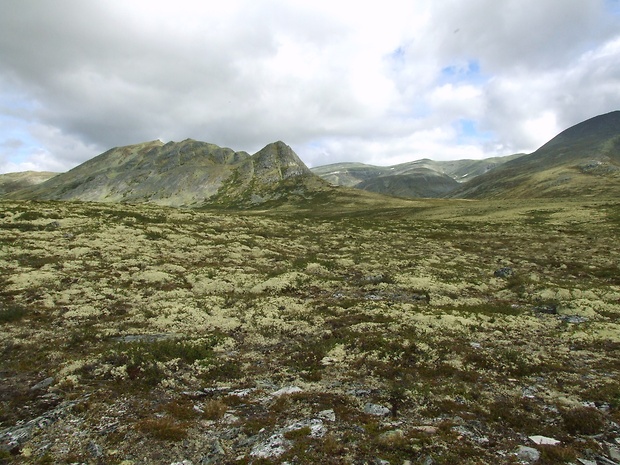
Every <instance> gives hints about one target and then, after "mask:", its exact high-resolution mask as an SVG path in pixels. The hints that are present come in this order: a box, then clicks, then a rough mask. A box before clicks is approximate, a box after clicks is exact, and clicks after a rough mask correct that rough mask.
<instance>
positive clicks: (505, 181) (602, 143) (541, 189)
mask: <svg viewBox="0 0 620 465" xmlns="http://www.w3.org/2000/svg"><path fill="white" fill-rule="evenodd" d="M619 194H620V111H614V112H611V113H607V114H604V115H599V116H595V117H594V118H591V119H588V120H586V121H583V122H582V123H579V124H577V125H575V126H572V127H570V128H568V129H566V130H565V131H563V132H561V133H560V134H558V135H557V136H556V137H554V138H553V139H551V140H550V141H549V142H547V143H546V144H545V145H543V146H542V147H540V148H539V149H538V150H536V151H535V152H533V153H531V154H529V155H524V156H522V157H519V158H516V159H514V160H511V161H509V162H507V163H505V164H503V165H501V166H499V167H497V168H495V169H494V170H493V171H490V172H488V173H486V174H482V175H480V176H478V177H476V178H474V179H473V180H471V181H469V182H468V183H466V184H462V185H461V186H460V187H459V188H458V189H456V190H455V191H453V192H452V193H451V194H450V197H458V198H472V199H475V198H535V197H547V198H548V197H572V196H617V195H619Z"/></svg>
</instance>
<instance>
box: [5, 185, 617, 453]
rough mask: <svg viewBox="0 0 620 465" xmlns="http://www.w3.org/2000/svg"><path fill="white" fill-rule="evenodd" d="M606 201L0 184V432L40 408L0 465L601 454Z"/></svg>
mask: <svg viewBox="0 0 620 465" xmlns="http://www.w3.org/2000/svg"><path fill="white" fill-rule="evenodd" d="M619 206H620V204H619V203H618V201H617V200H615V199H609V200H592V199H585V200H583V199H582V200H578V199H571V200H545V201H541V200H536V201H525V200H518V201H517V200H513V201H510V202H506V201H500V200H494V201H479V202H471V201H458V200H455V201H447V200H425V201H405V200H402V199H395V200H389V199H386V198H382V197H377V196H375V195H373V194H371V193H361V194H358V193H356V192H353V191H345V193H344V194H343V195H340V194H337V193H336V192H334V191H333V190H331V189H329V188H328V189H325V190H323V191H320V192H318V193H315V194H314V195H312V196H304V195H301V194H300V195H299V196H297V197H295V198H292V200H291V202H290V203H288V204H286V205H285V206H283V207H281V208H278V209H273V210H269V211H260V210H258V209H256V208H253V209H245V208H237V209H232V208H224V206H221V207H220V208H218V209H211V210H208V209H201V210H189V209H172V208H162V207H154V206H149V205H142V206H137V205H114V204H90V203H62V202H16V201H5V202H3V203H1V204H0V216H1V217H2V220H1V223H0V244H1V245H2V247H1V248H0V276H1V278H0V279H1V282H0V284H1V285H0V355H1V360H2V361H1V362H0V373H1V374H2V383H0V433H2V431H7V429H10V428H14V427H16V425H22V426H23V425H25V424H27V422H29V421H30V420H33V419H37V418H39V417H41V416H42V415H46V414H49V418H48V417H46V418H47V419H46V420H45V421H43V420H39V422H40V423H41V424H42V425H44V426H42V427H40V428H39V429H37V430H36V434H34V433H33V434H31V435H30V436H29V437H28V438H26V439H24V440H23V442H22V443H20V444H19V446H18V447H16V448H14V449H12V451H6V450H4V449H2V448H0V451H2V454H1V455H0V462H2V463H10V464H13V463H26V464H34V463H45V462H46V461H47V462H48V463H67V461H68V460H73V461H74V462H75V461H77V462H86V463H88V461H89V460H90V461H92V462H93V463H95V462H96V461H100V462H101V463H123V461H124V460H126V461H133V463H136V464H137V463H142V462H140V461H141V460H143V461H144V463H174V462H178V461H180V460H183V459H187V460H192V461H193V463H200V461H201V460H202V459H203V458H204V457H207V456H208V457H212V454H216V455H217V454H219V456H218V457H219V459H218V460H220V461H221V462H222V463H282V462H286V461H288V462H289V463H300V464H301V463H364V462H366V463H377V460H379V459H381V460H387V461H389V462H390V463H393V464H402V463H403V462H405V461H406V460H409V461H410V462H411V463H413V464H415V463H430V462H429V460H432V463H436V464H440V463H471V464H479V463H485V464H486V463H493V464H504V463H506V464H509V463H517V458H516V455H515V450H516V448H517V446H518V445H526V446H534V445H533V444H532V443H530V442H528V440H527V439H526V438H527V436H528V435H546V436H549V437H554V438H557V439H558V440H560V441H562V443H561V445H558V446H545V445H542V446H537V445H536V446H535V447H536V448H537V449H538V450H539V452H540V454H541V458H540V461H539V463H570V462H573V463H574V462H575V460H576V459H577V458H583V457H588V454H589V453H590V452H588V451H592V450H596V451H599V452H597V453H603V452H600V451H604V450H605V449H604V447H605V446H604V444H602V442H604V441H605V440H606V439H605V438H607V437H608V434H611V433H610V431H611V428H613V425H614V424H615V423H618V422H620V390H619V388H618V386H620V382H619V381H620V380H619V377H620V364H619V362H618V360H620V325H619V323H618V318H619V317H620V309H619V307H618V303H619V302H620V287H619V285H618V268H617V266H618V263H620V248H619V247H618V244H617V237H618V236H617V233H618V212H619V211H620V207H619ZM52 222H54V224H53V225H52V226H49V225H50V223H52ZM501 269H505V270H507V269H509V270H510V272H507V271H506V272H505V273H496V271H498V270H501ZM44 380H49V382H47V383H43V385H39V383H41V382H42V381H44ZM37 385H39V386H37ZM35 387H36V388H35ZM291 387H295V388H297V389H293V390H291V391H286V389H285V390H284V391H282V392H278V391H279V390H281V389H282V388H291ZM66 403H71V405H70V406H66V405H68V404H66ZM63 406H65V407H63ZM369 406H370V407H369ZM373 406H374V407H373ZM61 407H62V408H61ZM373 408H374V409H375V410H376V411H378V412H379V413H378V414H375V413H376V411H375V412H374V413H373ZM54 409H59V410H58V411H55V410H54ZM50 412H55V413H53V415H52V414H51V413H50ZM609 437H611V436H609ZM593 438H594V439H593ZM597 438H598V439H597ZM601 438H602V439H601ZM216 440H217V441H219V442H217V443H215V441H216ZM270 440H271V441H273V442H274V443H278V444H280V442H282V444H284V446H282V447H283V448H282V450H281V451H280V452H278V455H277V457H276V456H273V457H265V456H262V455H260V453H258V452H257V450H258V449H257V448H258V447H259V446H260V445H261V444H264V443H267V442H268V441H270ZM278 441H280V442H278ZM91 442H92V443H96V444H97V445H99V446H101V450H102V452H101V453H102V454H103V455H102V456H101V457H98V458H97V457H94V456H93V455H92V453H91V452H89V447H90V450H94V449H93V446H92V445H90V444H91ZM59 444H67V446H66V447H60V446H59ZM274 448H275V446H274ZM214 451H215V452H214ZM213 463H216V462H215V461H214V462H213Z"/></svg>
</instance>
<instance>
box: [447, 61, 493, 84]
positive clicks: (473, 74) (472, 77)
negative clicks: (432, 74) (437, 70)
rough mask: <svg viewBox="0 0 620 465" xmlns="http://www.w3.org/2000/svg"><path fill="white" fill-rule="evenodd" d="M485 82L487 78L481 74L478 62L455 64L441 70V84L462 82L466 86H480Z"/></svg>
mask: <svg viewBox="0 0 620 465" xmlns="http://www.w3.org/2000/svg"><path fill="white" fill-rule="evenodd" d="M486 80H487V77H486V76H485V75H484V74H483V73H482V71H481V69H480V63H479V62H478V60H468V61H465V62H462V63H455V64H452V65H449V66H446V67H444V68H442V69H441V77H440V83H441V84H448V83H453V84H454V83H463V82H465V83H468V84H482V83H484V82H485V81H486Z"/></svg>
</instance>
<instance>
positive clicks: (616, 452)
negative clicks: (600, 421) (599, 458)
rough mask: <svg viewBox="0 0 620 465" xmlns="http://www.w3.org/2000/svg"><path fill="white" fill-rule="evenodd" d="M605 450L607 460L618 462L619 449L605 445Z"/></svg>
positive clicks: (619, 457)
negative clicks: (606, 451)
mask: <svg viewBox="0 0 620 465" xmlns="http://www.w3.org/2000/svg"><path fill="white" fill-rule="evenodd" d="M607 450H608V454H607V455H609V458H610V459H612V460H615V461H616V462H620V448H619V447H616V446H613V445H610V444H608V445H607Z"/></svg>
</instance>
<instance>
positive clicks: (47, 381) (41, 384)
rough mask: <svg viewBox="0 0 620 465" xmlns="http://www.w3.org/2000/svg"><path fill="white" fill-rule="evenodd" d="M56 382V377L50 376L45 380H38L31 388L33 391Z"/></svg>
mask: <svg viewBox="0 0 620 465" xmlns="http://www.w3.org/2000/svg"><path fill="white" fill-rule="evenodd" d="M53 382H54V377H53V376H50V377H49V378H45V379H44V380H43V381H40V382H38V383H37V384H35V385H34V386H32V387H31V388H30V390H31V391H38V390H39V389H45V388H47V387H50V386H51V385H52V383H53Z"/></svg>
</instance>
